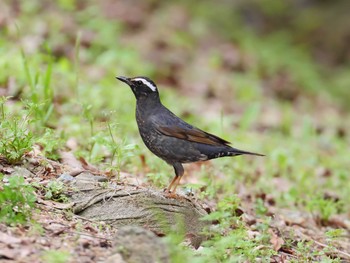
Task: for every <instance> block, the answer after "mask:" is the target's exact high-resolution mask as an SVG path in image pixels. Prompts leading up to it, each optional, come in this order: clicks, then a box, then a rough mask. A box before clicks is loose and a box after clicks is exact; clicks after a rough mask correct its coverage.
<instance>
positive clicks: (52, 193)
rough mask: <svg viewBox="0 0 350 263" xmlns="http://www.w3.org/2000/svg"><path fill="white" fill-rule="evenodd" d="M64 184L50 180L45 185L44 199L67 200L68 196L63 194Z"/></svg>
mask: <svg viewBox="0 0 350 263" xmlns="http://www.w3.org/2000/svg"><path fill="white" fill-rule="evenodd" d="M65 190H66V186H65V185H64V183H63V182H61V181H50V182H49V183H48V184H47V186H46V187H45V191H46V192H45V199H50V200H53V201H57V202H67V201H68V198H67V196H66V195H65V193H64V192H65Z"/></svg>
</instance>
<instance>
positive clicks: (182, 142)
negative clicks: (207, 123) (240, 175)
mask: <svg viewBox="0 0 350 263" xmlns="http://www.w3.org/2000/svg"><path fill="white" fill-rule="evenodd" d="M116 78H117V79H118V80H120V81H122V82H125V83H126V84H128V85H129V86H130V88H131V90H132V91H133V93H134V95H135V97H136V101H137V102H136V121H137V125H138V127H139V132H140V135H141V137H142V140H143V142H144V143H145V145H146V146H147V148H148V149H149V150H150V151H151V152H152V153H154V154H155V155H157V156H158V157H159V158H161V159H163V160H164V161H166V162H167V163H168V164H170V165H172V166H173V167H174V170H175V177H174V179H173V180H172V181H171V183H170V185H169V186H168V188H167V189H166V192H167V193H175V192H176V187H177V186H178V184H179V182H180V180H181V177H182V175H183V174H184V168H183V166H182V164H183V163H191V162H197V161H206V160H210V159H214V158H219V157H224V156H237V155H242V154H249V155H258V156H263V155H262V154H258V153H253V152H247V151H242V150H238V149H235V148H233V147H231V146H230V145H229V144H230V143H229V142H228V141H226V140H224V139H221V138H219V137H218V136H216V135H213V134H210V133H208V132H205V131H202V130H200V129H198V128H196V127H194V126H192V125H191V124H188V123H187V122H185V121H183V120H182V119H180V118H179V117H177V116H176V115H175V114H174V113H172V112H171V111H170V110H168V109H167V108H166V107H164V106H163V104H162V103H161V101H160V98H159V93H158V89H157V86H156V84H154V82H153V81H152V80H150V79H149V78H146V77H135V78H127V77H116Z"/></svg>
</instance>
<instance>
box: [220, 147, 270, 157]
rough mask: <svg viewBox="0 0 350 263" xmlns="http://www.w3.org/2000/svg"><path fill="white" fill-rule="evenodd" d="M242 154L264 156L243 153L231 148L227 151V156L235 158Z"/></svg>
mask: <svg viewBox="0 0 350 263" xmlns="http://www.w3.org/2000/svg"><path fill="white" fill-rule="evenodd" d="M243 154H247V155H256V156H265V155H264V154H260V153H254V152H248V151H243V150H239V149H236V148H231V149H230V150H229V151H227V156H236V155H243Z"/></svg>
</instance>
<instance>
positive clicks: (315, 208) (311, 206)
mask: <svg viewBox="0 0 350 263" xmlns="http://www.w3.org/2000/svg"><path fill="white" fill-rule="evenodd" d="M340 207H341V204H340V202H337V201H334V200H332V199H325V198H323V197H315V198H312V199H311V200H310V201H309V202H308V203H307V209H308V210H309V211H310V212H311V213H313V214H314V216H316V217H319V218H320V220H321V223H327V222H328V221H329V219H330V217H331V216H332V215H335V214H337V213H338V211H339V209H340Z"/></svg>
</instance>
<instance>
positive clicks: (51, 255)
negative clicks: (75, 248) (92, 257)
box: [41, 250, 71, 263]
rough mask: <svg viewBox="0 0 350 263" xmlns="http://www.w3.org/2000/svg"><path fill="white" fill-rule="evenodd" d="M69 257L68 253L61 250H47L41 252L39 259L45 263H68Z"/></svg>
mask: <svg viewBox="0 0 350 263" xmlns="http://www.w3.org/2000/svg"><path fill="white" fill-rule="evenodd" d="M70 257H71V255H70V253H69V252H68V251H63V250H48V251H45V252H43V254H42V256H41V258H42V260H43V262H47V263H65V262H68V261H69V259H70Z"/></svg>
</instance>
